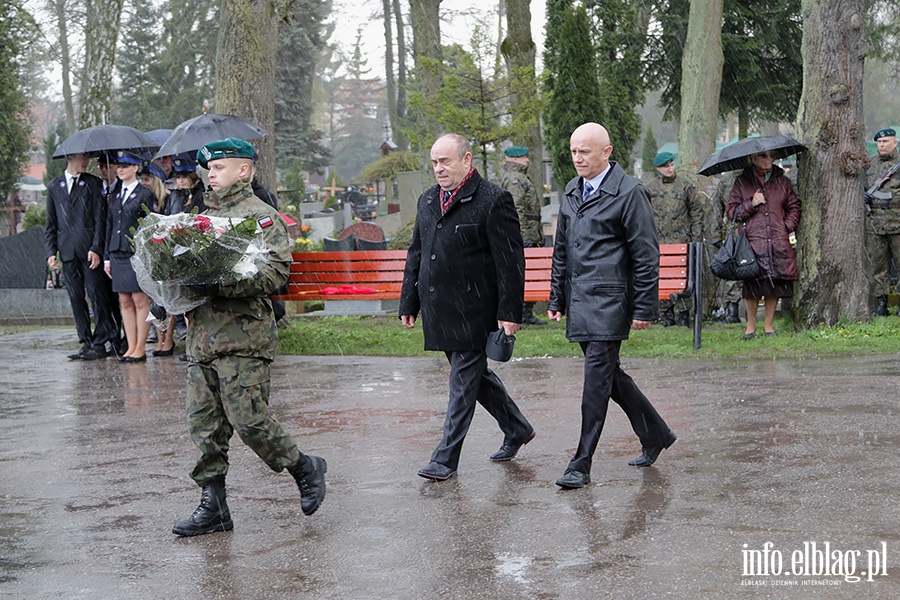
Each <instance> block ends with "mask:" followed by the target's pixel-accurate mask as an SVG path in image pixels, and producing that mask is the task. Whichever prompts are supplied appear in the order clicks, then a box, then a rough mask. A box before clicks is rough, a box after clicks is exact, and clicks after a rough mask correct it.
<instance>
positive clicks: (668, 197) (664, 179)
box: [646, 152, 703, 327]
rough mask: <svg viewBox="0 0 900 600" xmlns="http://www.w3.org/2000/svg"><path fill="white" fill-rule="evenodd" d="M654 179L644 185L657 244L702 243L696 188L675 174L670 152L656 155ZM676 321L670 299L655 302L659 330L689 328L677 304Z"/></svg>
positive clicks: (688, 321) (685, 316)
mask: <svg viewBox="0 0 900 600" xmlns="http://www.w3.org/2000/svg"><path fill="white" fill-rule="evenodd" d="M653 166H654V167H656V172H657V176H656V177H654V178H653V179H652V180H650V181H649V182H647V184H646V187H647V191H648V192H649V193H650V203H651V204H652V205H653V220H654V222H655V223H656V235H657V237H658V238H659V243H660V244H684V243H688V242H700V241H703V208H702V207H701V206H700V200H699V199H698V198H697V188H696V187H695V186H694V184H693V183H691V182H690V181H688V180H687V179H685V178H684V177H680V176H678V175H676V174H675V156H674V155H673V154H672V153H671V152H660V153H659V154H657V155H656V157H655V158H654V159H653ZM681 307H682V308H683V310H680V311H679V313H678V320H677V321H676V320H675V311H674V307H673V303H672V301H671V300H660V301H659V312H660V318H662V321H663V323H662V324H663V327H669V326H671V325H683V326H685V327H690V325H691V322H690V314H689V313H688V309H687V306H686V305H685V304H684V302H683V301H682V302H681Z"/></svg>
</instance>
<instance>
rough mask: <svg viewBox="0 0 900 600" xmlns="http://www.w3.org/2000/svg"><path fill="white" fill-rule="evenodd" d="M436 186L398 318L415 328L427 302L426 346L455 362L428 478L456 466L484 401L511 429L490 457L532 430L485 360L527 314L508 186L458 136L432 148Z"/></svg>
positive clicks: (419, 228) (426, 205)
mask: <svg viewBox="0 0 900 600" xmlns="http://www.w3.org/2000/svg"><path fill="white" fill-rule="evenodd" d="M431 163H432V166H433V168H434V174H435V177H436V178H437V185H435V186H433V187H431V188H429V189H428V190H426V191H425V192H424V193H423V194H422V195H421V196H419V200H418V207H417V214H416V224H415V229H414V231H413V239H412V243H411V244H410V247H409V251H408V254H407V258H406V270H405V273H404V276H403V288H402V292H401V294H400V319H401V321H402V322H403V325H404V326H406V327H409V328H412V327H413V326H414V325H415V321H416V317H417V315H418V314H419V312H420V311H421V313H422V326H423V328H424V331H425V349H426V350H441V351H443V352H444V353H445V354H446V356H447V360H448V361H449V362H450V402H449V405H448V407H447V416H446V419H445V421H444V435H443V438H442V439H441V442H440V444H438V447H437V449H436V450H435V451H434V453H433V454H432V456H431V462H430V463H429V464H428V465H427V466H426V467H424V468H423V469H421V470H420V471H419V475H420V476H422V477H424V478H426V479H434V480H445V479H449V478H450V477H452V476H453V475H455V474H456V468H457V465H458V464H459V455H460V452H461V451H462V444H463V441H464V439H465V437H466V433H467V432H468V430H469V425H470V423H471V422H472V415H473V414H474V413H475V403H476V402H479V403H481V405H482V406H484V408H485V409H486V410H487V411H488V413H490V414H491V416H493V417H494V418H495V419H496V420H497V424H498V425H499V426H500V430H501V431H502V432H503V436H504V437H503V443H502V445H501V446H500V450H499V451H497V452H496V453H494V454H493V455H492V456H491V457H490V458H491V460H494V461H507V460H510V459H512V458H513V457H515V456H516V454H517V453H518V451H519V449H520V448H521V447H522V446H523V445H525V444H527V443H528V442H529V441H531V439H532V438H533V437H534V428H532V426H531V424H530V423H529V422H528V421H527V420H526V419H525V417H524V416H522V413H521V412H520V411H519V408H518V407H517V406H516V404H515V402H513V400H512V398H510V397H509V394H508V393H507V392H506V388H505V387H504V386H503V383H502V382H501V381H500V379H499V378H498V377H497V375H496V374H495V373H494V372H493V371H491V370H490V369H489V368H488V366H487V356H486V355H485V342H486V341H487V337H488V334H489V333H490V332H492V331H494V330H497V329H498V328H502V329H503V330H504V331H505V332H506V334H507V335H514V334H515V333H516V332H517V331H518V330H519V326H520V323H521V322H522V301H523V297H524V292H525V256H524V252H523V249H522V235H521V233H520V232H519V219H518V217H517V215H516V207H515V204H514V203H513V199H512V196H510V194H509V192H507V191H505V190H503V189H502V188H500V187H499V186H496V185H494V184H493V183H490V182H489V181H487V180H485V179H482V177H481V175H480V174H479V173H478V171H476V170H475V168H474V167H473V166H472V149H471V146H470V145H469V142H468V141H467V140H466V139H465V138H463V137H462V136H459V135H454V134H450V135H445V136H443V137H441V138H440V139H438V140H437V141H436V142H435V143H434V146H432V148H431Z"/></svg>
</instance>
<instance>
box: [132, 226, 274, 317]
mask: <svg viewBox="0 0 900 600" xmlns="http://www.w3.org/2000/svg"><path fill="white" fill-rule="evenodd" d="M268 257H269V254H268V250H267V248H266V243H265V238H264V237H263V235H262V228H261V227H260V226H259V224H258V223H257V222H256V219H254V218H252V217H250V218H247V219H239V218H226V217H208V216H206V215H194V214H190V213H179V214H176V215H170V216H166V215H159V214H155V213H151V214H149V215H147V216H146V217H144V218H143V219H141V222H140V227H139V228H138V230H137V231H136V232H135V234H134V256H133V257H132V258H131V265H132V266H133V267H134V271H135V273H136V274H137V280H138V283H139V284H140V286H141V289H143V290H144V291H145V292H146V293H147V294H148V295H149V296H150V297H151V298H153V300H154V301H155V302H156V304H160V305H162V306H164V307H165V309H166V311H167V312H168V313H169V314H180V313H185V312H187V311H189V310H191V309H193V308H196V307H198V306H200V305H201V304H203V303H204V302H206V301H207V300H208V299H209V298H208V297H207V296H204V295H202V294H200V293H198V292H197V291H196V290H195V289H192V288H191V287H190V286H207V285H212V284H218V285H222V284H229V283H234V282H236V281H240V280H241V279H248V278H250V277H253V276H254V275H256V274H257V273H258V272H259V269H260V267H262V266H263V265H265V264H266V263H267V262H268V260H269V258H268Z"/></svg>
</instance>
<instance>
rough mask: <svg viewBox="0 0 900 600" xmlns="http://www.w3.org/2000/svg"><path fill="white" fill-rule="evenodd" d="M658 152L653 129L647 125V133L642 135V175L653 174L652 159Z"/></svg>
mask: <svg viewBox="0 0 900 600" xmlns="http://www.w3.org/2000/svg"><path fill="white" fill-rule="evenodd" d="M657 152H659V146H658V145H657V142H656V136H655V135H653V127H652V126H651V125H649V124H648V125H647V133H645V134H644V147H643V150H642V151H641V170H642V171H644V173H645V174H646V173H653V169H654V167H653V159H654V158H656V154H657Z"/></svg>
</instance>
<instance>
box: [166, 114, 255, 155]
mask: <svg viewBox="0 0 900 600" xmlns="http://www.w3.org/2000/svg"><path fill="white" fill-rule="evenodd" d="M267 133H268V132H267V131H266V130H265V129H263V128H262V127H260V126H259V125H256V124H254V123H251V122H249V121H245V120H244V119H242V118H240V117H235V116H233V115H217V114H202V115H200V116H199V117H194V118H193V119H188V120H187V121H185V122H184V123H182V124H181V125H179V126H178V127H176V128H175V129H174V131H172V135H170V136H169V139H168V140H166V143H165V144H163V145H162V148H160V149H159V152H157V153H156V157H157V158H159V157H161V156H172V155H174V154H181V153H182V152H193V153H196V152H197V150H199V149H200V148H202V147H203V146H205V145H206V144H208V143H210V142H215V141H217V140H224V139H225V138H228V137H233V138H238V139H241V140H246V141H249V140H255V139H258V138H261V137H263V136H265V135H266V134H267Z"/></svg>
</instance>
